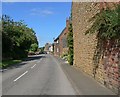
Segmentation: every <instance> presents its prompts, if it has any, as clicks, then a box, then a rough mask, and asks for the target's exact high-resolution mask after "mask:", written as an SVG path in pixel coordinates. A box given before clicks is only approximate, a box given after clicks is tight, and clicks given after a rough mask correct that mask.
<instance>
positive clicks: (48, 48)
mask: <svg viewBox="0 0 120 97" xmlns="http://www.w3.org/2000/svg"><path fill="white" fill-rule="evenodd" d="M44 51H45V52H47V53H48V54H49V53H52V52H53V44H50V43H46V44H45V49H44Z"/></svg>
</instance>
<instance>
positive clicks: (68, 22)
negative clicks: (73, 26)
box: [66, 18, 70, 28]
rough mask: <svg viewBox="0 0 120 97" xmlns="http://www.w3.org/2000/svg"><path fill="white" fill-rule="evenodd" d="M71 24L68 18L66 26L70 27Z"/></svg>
mask: <svg viewBox="0 0 120 97" xmlns="http://www.w3.org/2000/svg"><path fill="white" fill-rule="evenodd" d="M69 24H70V21H69V18H67V19H66V28H68V27H69Z"/></svg>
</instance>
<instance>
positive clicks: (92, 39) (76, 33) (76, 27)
mask: <svg viewBox="0 0 120 97" xmlns="http://www.w3.org/2000/svg"><path fill="white" fill-rule="evenodd" d="M108 5H109V4H108ZM100 7H101V4H100V3H90V2H87V3H86V2H82V3H80V2H73V3H72V25H73V38H74V66H76V67H78V68H80V70H82V71H83V72H85V73H87V74H88V75H90V76H91V77H94V78H95V79H96V80H97V81H99V82H100V83H102V84H103V85H105V86H106V87H108V88H110V89H112V90H113V91H114V92H116V93H117V92H118V87H119V80H120V79H119V78H120V76H119V70H118V69H119V67H118V65H119V64H120V63H119V61H118V60H119V56H120V55H119V54H120V50H118V49H117V50H116V48H114V46H113V47H109V48H107V47H105V48H107V49H106V51H105V52H108V51H109V50H111V52H109V53H107V55H106V56H104V53H102V50H101V49H98V46H99V43H100V41H99V40H98V39H97V37H96V34H94V35H93V34H92V35H85V32H86V31H87V30H88V29H89V28H90V27H91V26H92V23H90V22H89V20H90V19H91V18H92V17H93V16H94V15H95V14H96V13H98V12H100ZM105 43H107V42H105ZM105 43H104V44H105ZM117 48H119V47H117ZM113 53H114V56H113ZM105 58H107V59H105ZM111 58H112V59H111ZM110 60H113V61H114V60H117V63H116V61H114V62H112V61H110ZM114 63H115V64H116V65H115V64H114ZM114 65H115V67H114ZM105 66H106V68H105Z"/></svg>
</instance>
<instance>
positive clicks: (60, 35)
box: [54, 27, 66, 41]
mask: <svg viewBox="0 0 120 97" xmlns="http://www.w3.org/2000/svg"><path fill="white" fill-rule="evenodd" d="M65 29H66V27H65V28H64V29H63V30H62V32H61V33H60V35H59V36H58V37H57V38H56V39H55V40H54V41H57V40H58V39H59V37H60V36H61V35H62V34H63V33H64V31H65Z"/></svg>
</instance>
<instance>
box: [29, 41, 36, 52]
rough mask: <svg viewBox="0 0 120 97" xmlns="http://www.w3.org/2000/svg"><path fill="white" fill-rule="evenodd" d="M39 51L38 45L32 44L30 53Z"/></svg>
mask: <svg viewBox="0 0 120 97" xmlns="http://www.w3.org/2000/svg"><path fill="white" fill-rule="evenodd" d="M37 49H38V45H37V44H36V43H34V44H31V47H30V51H33V52H35V51H37Z"/></svg>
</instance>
